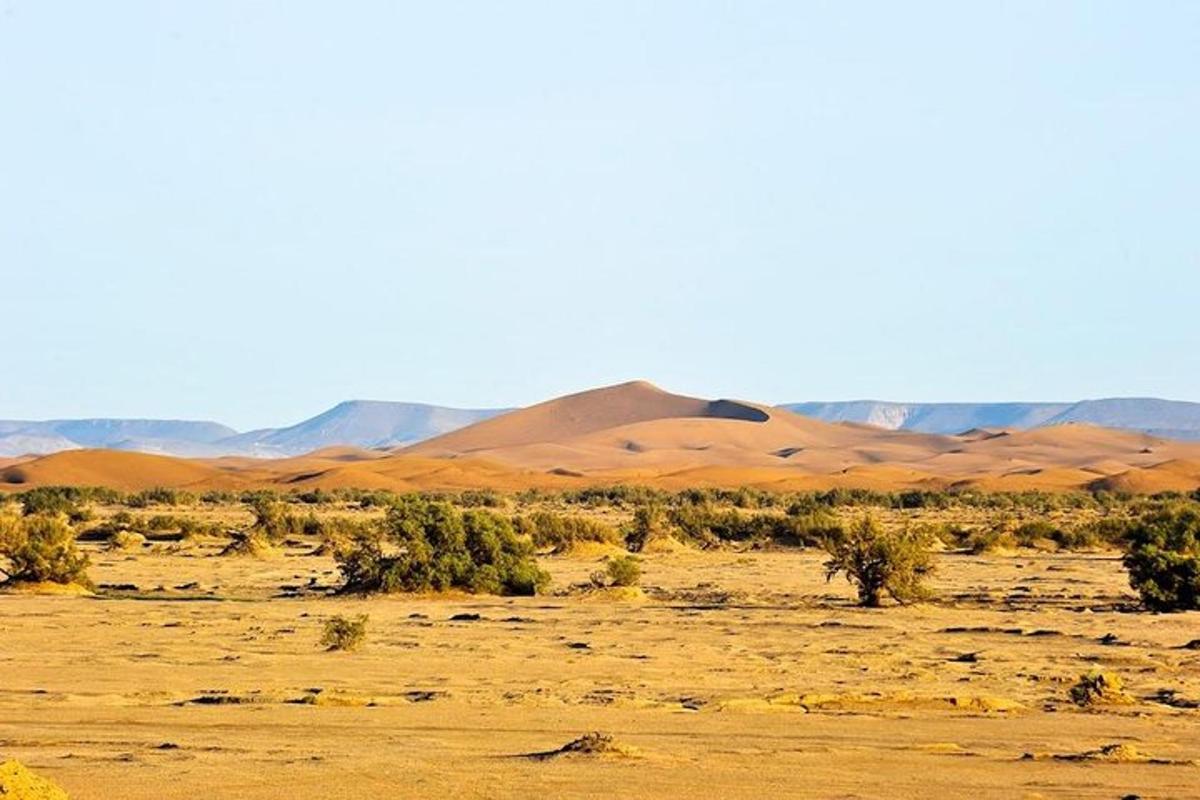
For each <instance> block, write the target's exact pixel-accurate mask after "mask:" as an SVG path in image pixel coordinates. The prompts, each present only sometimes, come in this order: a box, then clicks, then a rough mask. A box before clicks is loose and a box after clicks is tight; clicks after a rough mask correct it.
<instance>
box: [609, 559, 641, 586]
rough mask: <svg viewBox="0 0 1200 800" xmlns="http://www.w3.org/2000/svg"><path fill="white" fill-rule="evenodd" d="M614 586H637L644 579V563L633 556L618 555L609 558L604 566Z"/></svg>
mask: <svg viewBox="0 0 1200 800" xmlns="http://www.w3.org/2000/svg"><path fill="white" fill-rule="evenodd" d="M604 571H605V572H606V573H607V574H608V581H609V584H610V585H612V586H637V585H638V582H639V581H641V579H642V563H641V562H640V561H639V560H638V559H637V558H635V557H633V556H617V557H615V558H610V559H608V563H607V564H606V565H605V566H604Z"/></svg>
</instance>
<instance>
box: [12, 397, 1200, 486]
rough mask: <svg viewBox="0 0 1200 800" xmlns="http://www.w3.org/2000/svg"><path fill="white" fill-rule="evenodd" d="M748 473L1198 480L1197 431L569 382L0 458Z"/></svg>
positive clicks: (178, 468) (585, 473) (582, 473)
mask: <svg viewBox="0 0 1200 800" xmlns="http://www.w3.org/2000/svg"><path fill="white" fill-rule="evenodd" d="M615 483H637V484H645V485H650V486H659V487H662V488H683V487H685V486H757V487H762V488H770V489H779V490H802V489H824V488H832V487H861V488H870V489H878V490H896V489H913V488H919V489H978V490H981V491H1025V490H1046V491H1068V490H1098V489H1110V490H1115V491H1130V492H1137V493H1152V492H1158V491H1167V490H1171V491H1190V490H1193V489H1196V488H1197V487H1200V443H1193V442H1179V441H1173V440H1169V439H1162V438H1159V437H1155V436H1152V435H1150V434H1146V433H1139V432H1131V431H1128V430H1114V429H1108V428H1102V427H1099V426H1095V425H1090V424H1083V423H1066V424H1062V425H1056V426H1053V427H1046V428H1036V429H1032V430H1024V431H1010V430H990V429H989V430H984V429H973V430H968V431H965V432H963V433H962V434H959V435H944V434H932V433H919V432H913V431H907V430H886V429H881V428H877V427H872V426H868V425H862V424H858V423H852V422H850V423H829V422H823V421H820V420H816V419H811V418H809V417H804V416H801V415H799V414H795V413H793V412H790V411H787V410H785V409H781V408H775V407H771V406H766V405H761V404H758V403H753V402H748V401H741V400H730V399H722V400H705V399H701V398H695V397H687V396H684V395H678V394H672V393H670V392H666V391H664V390H662V389H659V388H658V387H656V386H654V385H652V384H649V383H647V382H645V381H634V382H629V383H623V384H618V385H615V386H607V387H603V388H600V389H594V390H590V391H586V392H579V393H576V394H571V395H566V396H564V397H559V398H555V399H552V400H549V401H546V402H544V403H539V404H537V405H534V406H530V407H528V408H524V409H518V410H516V411H512V412H509V413H506V414H502V415H499V416H494V417H491V418H488V419H486V420H483V421H481V422H478V423H476V424H474V425H470V426H468V427H465V428H460V429H457V430H454V431H451V432H449V433H446V434H443V435H441V436H438V437H435V438H432V439H429V440H426V441H423V442H420V443H418V444H415V445H412V446H409V447H404V448H400V449H395V450H390V451H378V450H367V449H363V448H356V447H326V448H323V449H320V450H315V451H313V452H310V453H307V454H305V455H300V456H293V457H290V458H282V459H257V458H250V457H237V456H230V457H223V458H210V459H197V458H193V459H188V458H177V457H169V456H161V455H151V454H144V453H135V452H127V451H114V450H71V451H64V452H60V453H55V454H52V455H47V456H42V457H37V458H28V459H21V460H9V461H0V490H4V489H7V490H10V491H12V490H20V489H23V488H29V487H32V486H44V485H57V484H70V485H102V486H111V487H113V488H117V489H122V490H138V489H145V488H151V487H155V486H174V487H179V488H187V489H194V490H203V489H239V488H260V487H271V488H281V489H288V488H313V487H322V488H346V487H356V488H365V489H391V490H395V491H406V490H437V489H447V490H449V489H465V488H493V489H501V490H518V489H523V488H533V487H536V488H571V487H579V486H584V485H591V484H615Z"/></svg>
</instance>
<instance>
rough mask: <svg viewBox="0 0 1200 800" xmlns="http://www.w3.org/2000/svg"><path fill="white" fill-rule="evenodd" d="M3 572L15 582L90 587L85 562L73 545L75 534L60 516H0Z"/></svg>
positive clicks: (0, 546) (85, 559) (84, 557)
mask: <svg viewBox="0 0 1200 800" xmlns="http://www.w3.org/2000/svg"><path fill="white" fill-rule="evenodd" d="M0 558H3V559H5V560H6V561H7V562H8V566H7V567H4V568H3V571H4V572H5V573H6V574H7V575H8V580H10V581H12V582H18V583H42V582H47V583H61V584H70V583H77V584H81V585H84V586H89V585H91V583H90V581H89V580H88V577H87V568H88V559H87V556H85V555H83V554H82V553H80V552H79V550H78V549H77V548H76V546H75V531H74V530H72V528H71V526H70V525H68V524H67V522H66V519H65V518H64V517H62V516H50V515H46V514H35V515H33V516H29V517H23V518H18V517H13V516H9V515H5V516H4V517H0Z"/></svg>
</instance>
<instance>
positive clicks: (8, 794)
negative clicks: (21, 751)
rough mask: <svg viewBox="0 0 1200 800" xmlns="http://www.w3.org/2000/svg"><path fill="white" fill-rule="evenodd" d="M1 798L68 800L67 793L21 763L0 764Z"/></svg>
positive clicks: (10, 799)
mask: <svg viewBox="0 0 1200 800" xmlns="http://www.w3.org/2000/svg"><path fill="white" fill-rule="evenodd" d="M0 797H2V798H5V800H67V793H66V792H64V791H63V790H62V789H60V788H59V787H57V786H55V785H54V784H53V783H51V782H50V781H48V780H46V779H45V778H43V777H41V776H39V775H35V774H34V773H32V772H30V771H29V769H27V768H26V767H25V765H24V764H22V763H21V762H19V761H5V762H4V763H3V764H0Z"/></svg>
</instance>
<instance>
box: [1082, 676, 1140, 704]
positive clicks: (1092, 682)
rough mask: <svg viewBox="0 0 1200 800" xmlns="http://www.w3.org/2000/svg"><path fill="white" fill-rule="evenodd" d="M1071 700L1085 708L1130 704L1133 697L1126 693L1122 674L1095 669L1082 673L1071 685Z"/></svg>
mask: <svg viewBox="0 0 1200 800" xmlns="http://www.w3.org/2000/svg"><path fill="white" fill-rule="evenodd" d="M1071 702H1072V703H1074V704H1075V705H1077V706H1081V707H1084V708H1087V707H1091V706H1105V705H1128V704H1130V703H1132V702H1133V698H1132V697H1131V696H1130V695H1129V694H1128V693H1126V691H1125V687H1124V684H1123V683H1122V681H1121V678H1120V676H1118V675H1112V674H1110V673H1107V672H1099V671H1093V672H1089V673H1087V674H1086V675H1081V676H1080V678H1079V682H1078V683H1076V684H1075V685H1074V686H1072V687H1071Z"/></svg>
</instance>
